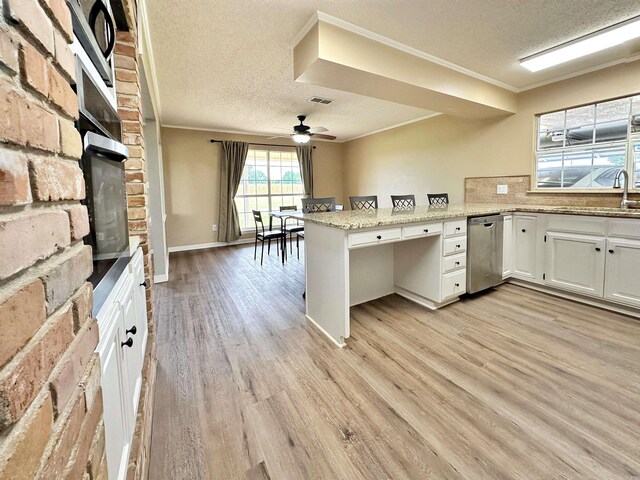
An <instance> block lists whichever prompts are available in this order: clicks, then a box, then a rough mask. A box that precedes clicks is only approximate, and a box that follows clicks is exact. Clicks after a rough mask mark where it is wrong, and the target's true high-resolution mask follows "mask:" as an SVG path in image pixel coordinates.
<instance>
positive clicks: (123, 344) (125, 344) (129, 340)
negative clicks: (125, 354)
mask: <svg viewBox="0 0 640 480" xmlns="http://www.w3.org/2000/svg"><path fill="white" fill-rule="evenodd" d="M120 346H121V347H129V348H131V347H133V338H131V337H129V338H127V341H126V342H120Z"/></svg>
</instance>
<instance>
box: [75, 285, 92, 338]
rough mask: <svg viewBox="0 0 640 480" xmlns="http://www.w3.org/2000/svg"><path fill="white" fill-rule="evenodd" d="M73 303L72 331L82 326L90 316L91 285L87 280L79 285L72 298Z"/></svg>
mask: <svg viewBox="0 0 640 480" xmlns="http://www.w3.org/2000/svg"><path fill="white" fill-rule="evenodd" d="M72 303H73V331H74V332H77V331H78V330H80V328H82V326H83V325H84V323H85V322H86V321H87V319H88V318H91V310H92V308H93V286H92V285H91V284H90V283H89V282H85V284H84V285H83V286H82V287H80V289H79V290H78V291H77V292H76V293H75V295H74V296H73V299H72Z"/></svg>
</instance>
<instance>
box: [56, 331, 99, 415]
mask: <svg viewBox="0 0 640 480" xmlns="http://www.w3.org/2000/svg"><path fill="white" fill-rule="evenodd" d="M97 345H98V325H97V323H95V322H89V323H87V324H85V326H84V328H82V330H80V332H78V335H76V338H75V340H74V341H73V343H72V344H71V346H70V347H69V349H68V350H67V352H66V353H65V355H64V357H63V358H62V361H61V362H60V364H59V365H58V366H57V367H56V371H55V372H54V373H53V377H54V378H53V380H52V381H51V383H50V384H49V388H50V389H51V395H52V397H53V405H54V411H55V412H58V413H59V412H61V411H63V410H64V408H65V406H66V405H67V402H68V401H69V398H71V394H72V393H73V390H74V389H75V388H76V387H77V386H78V383H79V382H80V378H82V376H83V374H84V373H85V371H86V369H87V365H88V364H89V360H90V359H91V357H92V355H93V351H94V350H95V348H96V346H97Z"/></svg>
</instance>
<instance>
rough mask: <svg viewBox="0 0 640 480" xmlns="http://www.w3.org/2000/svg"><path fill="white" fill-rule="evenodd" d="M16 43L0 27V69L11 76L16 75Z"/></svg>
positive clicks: (6, 31) (17, 65) (17, 49)
mask: <svg viewBox="0 0 640 480" xmlns="http://www.w3.org/2000/svg"><path fill="white" fill-rule="evenodd" d="M18 47H19V45H18V41H17V40H15V39H14V38H12V37H11V34H10V33H9V31H8V30H6V29H5V28H2V27H0V67H3V68H4V69H5V70H7V71H9V73H10V74H11V75H15V74H16V73H18V68H19V63H18V51H19V48H18Z"/></svg>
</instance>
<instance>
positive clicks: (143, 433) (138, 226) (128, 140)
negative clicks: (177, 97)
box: [115, 0, 157, 480]
mask: <svg viewBox="0 0 640 480" xmlns="http://www.w3.org/2000/svg"><path fill="white" fill-rule="evenodd" d="M124 4H125V11H126V13H127V17H128V18H127V19H128V23H129V25H130V30H129V31H128V32H117V36H116V46H115V65H116V92H117V96H118V113H119V115H120V118H121V119H122V130H123V143H124V144H125V145H127V147H128V148H129V159H128V160H127V161H126V163H125V168H126V181H127V203H128V215H129V233H130V234H131V235H137V236H139V237H140V246H141V247H142V252H143V254H144V256H143V258H144V275H145V281H146V283H147V289H146V296H147V319H148V327H149V339H148V342H147V351H146V353H145V361H144V366H143V368H142V390H141V392H140V403H139V407H138V415H137V418H136V426H135V431H134V434H133V442H132V445H131V453H130V456H129V469H128V472H127V478H128V479H130V480H133V479H145V478H147V471H148V468H147V467H148V460H149V447H150V444H151V424H152V412H153V400H154V388H155V375H156V365H157V360H156V353H155V352H156V350H155V346H156V342H155V326H154V322H153V259H152V255H151V252H150V244H149V209H148V196H147V192H148V180H147V163H146V157H145V143H144V128H143V124H144V120H143V112H142V98H141V87H140V66H139V62H138V61H139V57H138V53H139V52H138V37H137V33H138V32H137V21H136V20H137V16H136V15H135V8H136V5H135V2H133V1H128V0H125V1H124Z"/></svg>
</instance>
